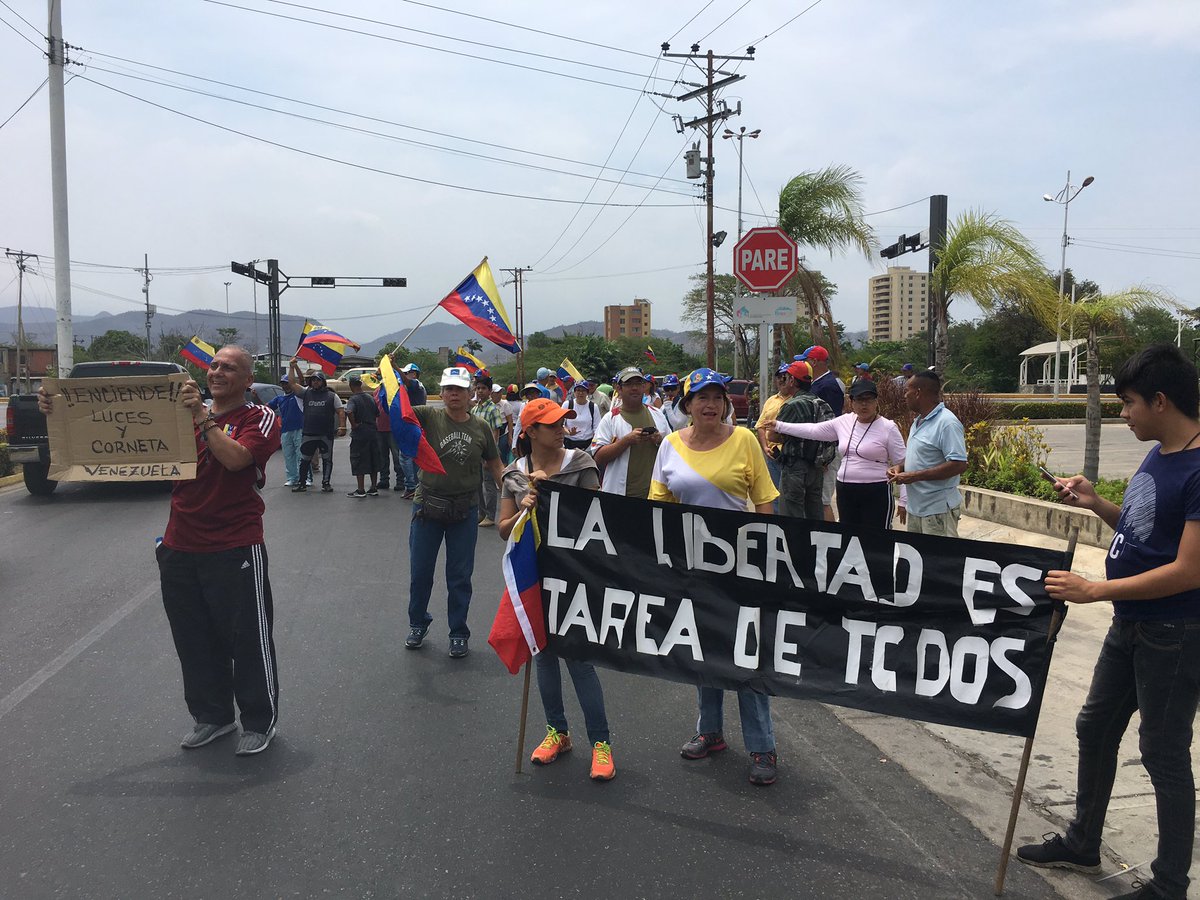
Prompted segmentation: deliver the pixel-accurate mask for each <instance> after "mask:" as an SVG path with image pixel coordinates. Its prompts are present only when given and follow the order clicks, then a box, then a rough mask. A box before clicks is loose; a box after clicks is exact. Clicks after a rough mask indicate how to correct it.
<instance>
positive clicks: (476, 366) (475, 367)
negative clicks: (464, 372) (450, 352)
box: [450, 347, 486, 375]
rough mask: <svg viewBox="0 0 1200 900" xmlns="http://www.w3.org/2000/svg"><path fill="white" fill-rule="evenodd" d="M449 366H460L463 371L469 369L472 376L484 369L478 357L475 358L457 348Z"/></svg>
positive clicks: (461, 348)
mask: <svg viewBox="0 0 1200 900" xmlns="http://www.w3.org/2000/svg"><path fill="white" fill-rule="evenodd" d="M450 365H452V366H462V367H463V368H464V369H470V370H471V374H472V375H474V374H475V373H476V372H478V371H480V370H482V369H484V368H486V366H485V365H484V364H483V360H482V359H480V358H479V357H478V356H475V355H474V354H473V353H470V352H469V351H467V350H466V349H464V348H463V347H459V348H458V349H457V350H455V351H454V357H453V358H452V359H451V360H450Z"/></svg>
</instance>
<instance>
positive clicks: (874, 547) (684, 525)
mask: <svg viewBox="0 0 1200 900" xmlns="http://www.w3.org/2000/svg"><path fill="white" fill-rule="evenodd" d="M538 519H539V525H540V530H541V538H542V543H541V546H540V548H539V550H538V568H539V573H540V576H541V580H542V596H543V599H544V601H545V612H546V618H547V634H548V635H549V649H550V650H552V651H553V652H555V653H557V654H558V655H559V656H561V657H563V658H564V659H579V660H586V661H588V662H593V663H596V664H598V665H602V666H607V667H609V668H613V669H619V670H621V671H623V672H633V673H638V674H643V675H651V676H654V677H657V678H669V679H672V680H675V681H684V682H689V683H693V684H704V685H709V686H712V687H718V688H724V689H729V690H734V689H737V688H740V687H750V688H753V689H755V690H758V691H761V692H763V693H766V694H772V695H777V696H782V697H802V698H806V699H810V700H818V701H821V702H823V703H833V704H836V705H839V706H849V707H854V708H857V709H865V710H871V711H873V712H880V713H886V714H888V715H893V716H901V717H904V718H908V719H919V720H923V721H927V722H939V723H942V724H947V725H958V726H962V727H964V728H973V729H978V730H982V731H994V732H999V733H1003V734H1014V735H1020V736H1024V737H1028V736H1029V735H1032V734H1033V732H1034V729H1035V728H1036V725H1037V718H1038V711H1039V708H1040V706H1041V701H1042V691H1043V689H1044V687H1045V679H1046V671H1047V669H1048V667H1049V664H1050V653H1051V649H1052V646H1051V644H1050V643H1049V642H1048V641H1047V637H1048V634H1049V628H1050V620H1051V614H1052V612H1053V609H1054V604H1053V603H1052V601H1051V600H1050V599H1049V597H1048V596H1047V595H1046V592H1045V587H1044V585H1043V578H1044V577H1045V574H1046V572H1047V571H1049V570H1051V569H1065V568H1067V567H1068V566H1067V559H1066V555H1065V554H1064V553H1062V552H1061V551H1052V550H1042V549H1034V548H1029V547H1021V546H1012V545H1008V544H993V543H985V542H981V541H967V540H959V539H955V538H943V537H930V536H925V535H915V534H909V533H907V532H904V531H879V530H859V531H851V530H849V529H846V528H843V527H842V526H840V525H837V524H832V523H826V522H816V521H812V520H809V519H793V518H787V517H783V516H759V515H754V514H751V513H741V512H730V511H726V510H715V509H706V508H701V507H694V506H681V505H675V504H669V503H653V502H648V501H644V500H630V499H627V498H625V497H620V496H616V495H613V494H604V493H598V492H594V491H587V490H582V489H579V488H572V487H565V486H562V485H557V484H554V483H550V482H543V483H542V485H541V487H540V489H539V491H538Z"/></svg>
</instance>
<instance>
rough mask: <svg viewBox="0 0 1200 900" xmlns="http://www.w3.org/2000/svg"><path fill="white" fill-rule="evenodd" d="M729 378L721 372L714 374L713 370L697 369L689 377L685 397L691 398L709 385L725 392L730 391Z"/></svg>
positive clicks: (684, 387)
mask: <svg viewBox="0 0 1200 900" xmlns="http://www.w3.org/2000/svg"><path fill="white" fill-rule="evenodd" d="M728 381H729V378H727V377H726V376H724V375H722V374H721V373H720V372H714V371H713V370H712V369H696V370H695V371H694V372H692V373H691V374H690V375H688V377H687V381H686V383H685V384H684V386H683V396H684V397H691V396H692V395H693V394H695V393H696V392H697V391H700V390H703V389H704V388H706V387H708V386H709V385H715V386H716V387H719V388H720V389H721V390H723V391H728V390H729V388H728V387H726V384H727V383H728Z"/></svg>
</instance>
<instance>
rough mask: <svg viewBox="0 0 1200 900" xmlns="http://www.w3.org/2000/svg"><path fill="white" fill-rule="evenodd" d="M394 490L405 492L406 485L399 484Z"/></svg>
mask: <svg viewBox="0 0 1200 900" xmlns="http://www.w3.org/2000/svg"><path fill="white" fill-rule="evenodd" d="M392 490H393V491H399V492H400V493H404V485H402V484H397V485H396V486H395V487H394V488H392Z"/></svg>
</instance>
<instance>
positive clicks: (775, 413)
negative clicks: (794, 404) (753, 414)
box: [754, 394, 792, 450]
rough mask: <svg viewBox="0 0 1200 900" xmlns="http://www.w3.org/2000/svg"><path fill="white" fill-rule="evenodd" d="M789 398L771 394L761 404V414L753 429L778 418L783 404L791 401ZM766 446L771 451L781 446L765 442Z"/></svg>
mask: <svg viewBox="0 0 1200 900" xmlns="http://www.w3.org/2000/svg"><path fill="white" fill-rule="evenodd" d="M791 399H792V398H791V397H785V396H783V394H772V395H771V396H770V397H768V398H767V402H766V403H764V404H763V407H762V414H761V415H759V417H758V421H757V422H755V423H754V427H755V428H758V427H759V426H761V425H762V424H763V423H764V422H770V421H771V420H772V419H775V418H778V417H779V410H781V409H783V404H785V403H787V402H788V401H789V400H791ZM767 446H768V447H770V448H771V449H772V450H778V449H779V448H780V447H782V446H783V445H782V444H779V443H776V442H775V441H767Z"/></svg>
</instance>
